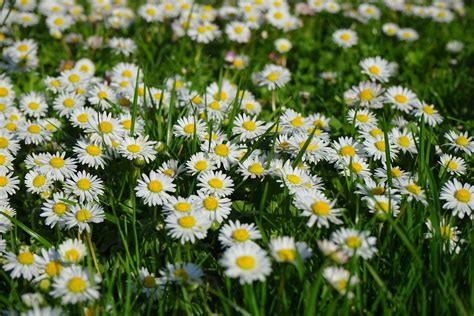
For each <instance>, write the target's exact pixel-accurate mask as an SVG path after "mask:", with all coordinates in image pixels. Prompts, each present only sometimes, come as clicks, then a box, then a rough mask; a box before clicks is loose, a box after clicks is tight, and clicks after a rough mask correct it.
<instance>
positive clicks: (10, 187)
mask: <svg viewBox="0 0 474 316" xmlns="http://www.w3.org/2000/svg"><path fill="white" fill-rule="evenodd" d="M18 184H20V180H19V179H18V177H17V176H15V175H14V174H13V173H12V172H6V171H5V170H0V199H7V198H8V196H10V195H13V194H15V192H16V190H18V189H19V187H18Z"/></svg>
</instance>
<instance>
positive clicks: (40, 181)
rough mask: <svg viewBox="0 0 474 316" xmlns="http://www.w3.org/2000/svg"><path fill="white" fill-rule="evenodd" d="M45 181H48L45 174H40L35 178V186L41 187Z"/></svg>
mask: <svg viewBox="0 0 474 316" xmlns="http://www.w3.org/2000/svg"><path fill="white" fill-rule="evenodd" d="M45 182H46V178H45V176H43V175H38V176H36V177H35V178H34V179H33V186H34V187H35V188H39V187H41V186H43V185H44V183H45Z"/></svg>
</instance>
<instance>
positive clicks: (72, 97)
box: [53, 92, 84, 118]
mask: <svg viewBox="0 0 474 316" xmlns="http://www.w3.org/2000/svg"><path fill="white" fill-rule="evenodd" d="M83 105H84V97H83V96H82V95H79V94H77V93H75V92H62V93H61V94H59V95H58V96H56V97H55V99H54V102H53V109H54V110H55V111H56V113H58V114H59V116H62V117H68V118H69V117H70V116H71V114H72V113H73V112H74V110H76V109H79V108H81V107H82V106H83Z"/></svg>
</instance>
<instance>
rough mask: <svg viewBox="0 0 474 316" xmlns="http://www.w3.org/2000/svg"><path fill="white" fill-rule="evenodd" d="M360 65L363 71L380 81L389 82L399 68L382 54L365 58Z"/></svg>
mask: <svg viewBox="0 0 474 316" xmlns="http://www.w3.org/2000/svg"><path fill="white" fill-rule="evenodd" d="M359 66H360V68H362V73H364V74H366V75H368V76H369V77H370V79H372V80H377V81H380V82H388V81H389V79H390V77H392V76H393V75H394V73H395V70H396V68H397V67H396V64H395V63H390V62H388V61H386V60H385V59H383V58H382V57H380V56H376V57H369V58H366V59H363V60H362V61H361V62H360V63H359Z"/></svg>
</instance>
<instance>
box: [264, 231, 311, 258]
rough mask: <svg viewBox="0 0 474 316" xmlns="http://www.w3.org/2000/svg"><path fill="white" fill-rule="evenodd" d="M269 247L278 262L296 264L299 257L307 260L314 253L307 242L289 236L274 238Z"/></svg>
mask: <svg viewBox="0 0 474 316" xmlns="http://www.w3.org/2000/svg"><path fill="white" fill-rule="evenodd" d="M269 247H270V253H271V254H272V256H273V258H275V260H276V261H278V262H288V263H293V264H296V263H297V260H298V258H299V259H301V261H302V262H305V261H306V259H308V258H309V257H311V255H312V250H311V248H309V247H308V245H307V244H306V243H305V242H295V239H294V238H293V237H288V236H283V237H276V238H272V240H271V241H270V245H269Z"/></svg>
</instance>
